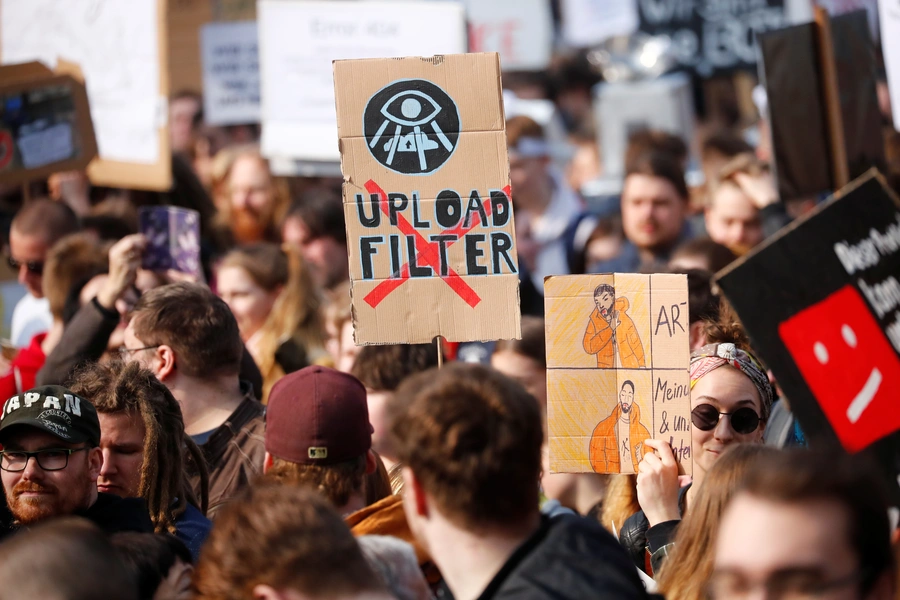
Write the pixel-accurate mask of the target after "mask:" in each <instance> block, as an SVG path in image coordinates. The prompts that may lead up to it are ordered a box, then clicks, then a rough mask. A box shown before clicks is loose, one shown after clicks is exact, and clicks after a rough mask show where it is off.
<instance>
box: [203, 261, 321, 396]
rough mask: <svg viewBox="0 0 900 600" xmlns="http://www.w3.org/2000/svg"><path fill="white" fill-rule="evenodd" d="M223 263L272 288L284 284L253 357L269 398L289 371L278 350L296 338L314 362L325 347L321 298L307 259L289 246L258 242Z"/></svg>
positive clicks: (308, 357) (270, 290) (271, 289)
mask: <svg viewBox="0 0 900 600" xmlns="http://www.w3.org/2000/svg"><path fill="white" fill-rule="evenodd" d="M224 267H238V268H241V269H243V270H244V271H246V272H247V274H248V275H249V276H250V278H251V279H253V281H254V282H255V283H256V284H257V285H259V286H260V287H261V288H263V289H264V290H266V291H268V292H272V291H274V290H276V289H278V288H279V287H280V288H282V289H281V292H280V293H279V294H278V297H277V298H276V300H275V304H274V306H273V307H272V311H271V312H270V313H269V316H268V318H267V319H266V322H265V323H263V325H262V327H261V328H260V330H259V342H258V343H257V344H256V346H255V348H256V350H257V354H258V356H254V359H256V363H257V366H258V367H259V371H260V373H261V374H262V376H263V402H265V401H267V399H268V396H269V390H271V389H272V386H273V385H274V384H275V382H276V381H278V379H280V378H281V377H282V376H284V374H285V372H284V369H282V367H281V366H280V365H279V364H278V363H277V361H276V360H275V353H276V352H277V351H278V348H279V347H280V346H281V345H282V344H283V343H284V342H285V341H286V340H288V339H292V340H293V341H294V342H296V343H297V344H298V345H299V346H301V347H302V348H303V349H304V350H305V351H306V356H307V359H308V360H309V361H310V362H312V361H313V360H314V359H315V358H317V356H318V355H320V354H322V353H323V352H324V343H325V339H324V330H323V328H322V317H321V301H320V299H319V295H318V293H317V292H316V289H315V287H314V285H313V282H312V278H311V276H310V273H309V269H308V268H307V267H306V263H304V262H303V258H302V257H301V256H300V254H299V252H298V251H297V250H295V249H294V248H292V247H290V246H288V245H285V246H282V247H279V246H277V245H275V244H268V243H257V244H250V245H248V246H244V247H242V248H237V249H235V250H232V251H231V252H229V253H228V254H227V255H225V258H224V259H222V263H221V264H220V268H224Z"/></svg>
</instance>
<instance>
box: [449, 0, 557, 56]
mask: <svg viewBox="0 0 900 600" xmlns="http://www.w3.org/2000/svg"><path fill="white" fill-rule="evenodd" d="M465 5H466V17H467V18H468V20H469V51H470V52H499V53H500V66H501V67H502V68H503V70H504V71H536V70H541V69H546V68H547V66H548V65H549V64H550V56H551V53H552V50H553V48H552V46H553V15H552V14H551V12H550V2H548V1H547V0H490V1H487V0H465Z"/></svg>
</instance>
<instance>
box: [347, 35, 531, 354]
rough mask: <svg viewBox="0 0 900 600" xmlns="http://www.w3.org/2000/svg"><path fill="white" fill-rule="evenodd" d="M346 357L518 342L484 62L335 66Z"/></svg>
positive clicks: (505, 174)
mask: <svg viewBox="0 0 900 600" xmlns="http://www.w3.org/2000/svg"><path fill="white" fill-rule="evenodd" d="M334 83H335V99H336V103H337V117H338V137H339V146H340V150H341V170H342V172H343V174H344V186H343V197H344V211H345V216H346V223H347V246H348V252H349V260H350V278H351V285H352V291H351V295H352V301H353V324H354V338H355V340H356V343H357V344H393V343H421V342H430V341H431V340H432V339H433V338H434V337H435V336H443V337H444V338H445V339H447V340H449V341H460V342H462V341H484V340H497V339H511V338H518V337H519V335H520V328H519V277H518V270H519V268H518V261H517V258H516V249H515V233H514V225H513V215H512V203H511V201H510V197H509V161H508V158H507V154H506V121H505V118H504V112H503V103H502V100H501V93H500V89H501V88H500V61H499V58H498V56H497V54H495V53H490V54H460V55H446V56H434V57H429V58H418V57H414V58H400V59H369V60H339V61H335V62H334Z"/></svg>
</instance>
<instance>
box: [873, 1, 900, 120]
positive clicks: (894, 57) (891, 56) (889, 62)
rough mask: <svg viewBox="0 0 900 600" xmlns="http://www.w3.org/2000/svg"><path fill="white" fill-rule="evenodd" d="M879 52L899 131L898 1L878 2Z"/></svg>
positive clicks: (899, 33) (899, 14) (899, 9)
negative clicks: (879, 21)
mask: <svg viewBox="0 0 900 600" xmlns="http://www.w3.org/2000/svg"><path fill="white" fill-rule="evenodd" d="M878 13H879V15H880V16H881V51H882V53H883V54H884V68H885V71H887V80H888V87H889V89H890V95H891V112H892V113H893V114H894V129H896V130H897V131H900V0H879V1H878Z"/></svg>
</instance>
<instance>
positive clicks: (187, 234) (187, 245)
mask: <svg viewBox="0 0 900 600" xmlns="http://www.w3.org/2000/svg"><path fill="white" fill-rule="evenodd" d="M138 219H139V222H140V228H141V233H143V234H144V235H145V236H147V248H146V250H145V251H144V260H143V263H142V265H141V266H142V267H143V268H144V269H147V270H150V271H165V270H167V269H175V270H177V271H181V272H182V273H190V274H192V275H196V274H198V273H199V272H200V214H199V213H198V212H197V211H195V210H190V209H187V208H178V207H174V206H143V207H141V209H140V211H139V212H138Z"/></svg>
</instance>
